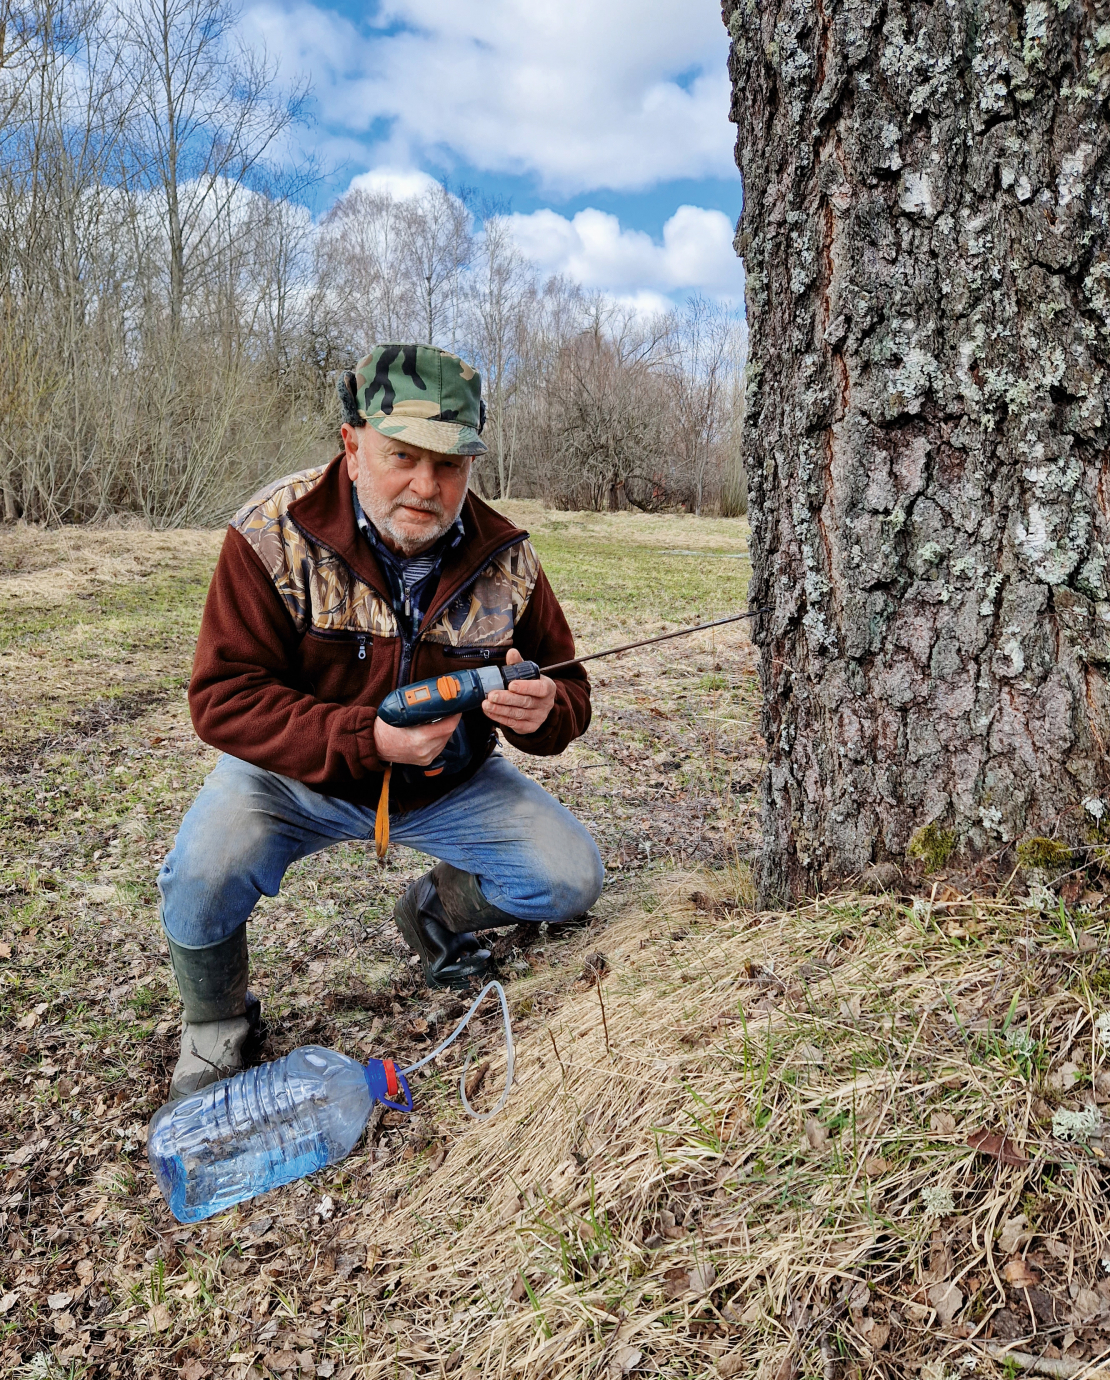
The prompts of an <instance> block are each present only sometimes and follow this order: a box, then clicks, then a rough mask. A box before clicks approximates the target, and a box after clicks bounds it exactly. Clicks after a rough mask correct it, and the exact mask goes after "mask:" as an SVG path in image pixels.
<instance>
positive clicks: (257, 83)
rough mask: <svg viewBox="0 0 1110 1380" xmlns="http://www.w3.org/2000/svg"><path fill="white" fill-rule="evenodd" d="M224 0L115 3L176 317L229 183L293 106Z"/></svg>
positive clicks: (299, 94)
mask: <svg viewBox="0 0 1110 1380" xmlns="http://www.w3.org/2000/svg"><path fill="white" fill-rule="evenodd" d="M237 18H238V11H237V9H236V8H235V7H234V6H233V5H232V4H230V3H228V2H227V0H135V2H134V3H132V4H128V5H126V6H125V7H124V8H123V9H122V10H121V16H120V22H121V24H122V26H123V30H124V32H125V33H126V36H127V40H128V46H129V56H130V59H131V62H132V71H131V80H132V82H133V83H134V88H135V92H136V96H137V100H138V104H139V108H140V110H141V112H142V116H143V125H142V131H141V139H140V143H141V148H142V150H143V165H142V170H143V171H144V172H145V174H146V178H147V179H148V181H149V185H151V186H152V187H156V188H157V189H158V191H159V193H160V195H161V197H162V199H163V201H164V205H165V213H166V226H165V233H166V239H167V250H168V269H169V303H170V320H171V323H172V324H173V326H174V327H175V328H177V327H179V326H180V323H181V319H182V313H183V311H184V308H185V300H186V293H187V290H188V287H189V280H190V278H191V277H192V276H193V275H195V274H199V273H200V272H201V271H203V270H204V268H205V267H207V266H208V265H209V264H210V263H211V262H212V260H213V259H214V258H215V257H216V256H217V255H218V254H219V252H220V249H221V247H223V246H225V245H226V243H227V240H226V236H221V234H220V231H221V228H226V227H225V226H224V223H225V222H226V221H227V218H228V217H229V215H230V214H231V212H232V208H233V205H234V199H235V196H236V193H237V192H238V190H239V189H240V188H242V187H244V186H247V185H248V184H249V181H250V178H251V176H252V174H253V173H254V172H255V171H256V170H257V169H258V168H259V167H260V165H261V163H262V160H263V159H264V157H265V155H266V153H267V150H269V149H270V148H272V147H273V145H274V144H275V142H276V141H277V140H278V139H279V138H280V136H281V135H282V133H283V132H284V131H285V130H286V129H287V128H288V127H289V125H290V124H292V123H293V122H294V121H295V120H296V119H297V118H298V117H299V113H300V107H301V104H302V102H303V97H304V92H303V90H300V91H295V92H293V93H292V94H290V95H283V94H282V93H281V90H280V87H279V85H278V80H277V70H276V67H275V65H274V63H273V62H271V61H270V60H269V59H268V58H267V57H266V55H265V53H262V52H259V51H257V50H253V49H251V48H248V47H246V46H244V45H243V44H242V43H240V42H238V41H237V40H236V39H235V36H234V25H235V22H236V20H237Z"/></svg>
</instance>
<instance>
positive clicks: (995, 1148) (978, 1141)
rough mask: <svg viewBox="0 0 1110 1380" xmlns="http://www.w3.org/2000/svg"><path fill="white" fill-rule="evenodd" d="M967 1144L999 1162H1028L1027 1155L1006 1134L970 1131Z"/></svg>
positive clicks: (1014, 1163) (1013, 1163)
mask: <svg viewBox="0 0 1110 1380" xmlns="http://www.w3.org/2000/svg"><path fill="white" fill-rule="evenodd" d="M967 1143H968V1145H970V1146H971V1148H972V1149H973V1150H978V1152H979V1154H980V1155H989V1156H990V1158H991V1159H992V1160H998V1162H999V1163H1000V1164H1012V1165H1023V1164H1028V1163H1029V1158H1028V1156H1027V1155H1026V1154H1025V1153H1024V1151H1021V1150H1019V1149H1018V1147H1017V1146H1016V1145H1015V1144H1014V1142H1013V1141H1012V1140H1010V1138H1009V1137H1008V1136H1000V1135H996V1134H995V1133H994V1132H992V1131H987V1130H985V1129H984V1130H982V1131H972V1133H971V1135H969V1136H968V1138H967Z"/></svg>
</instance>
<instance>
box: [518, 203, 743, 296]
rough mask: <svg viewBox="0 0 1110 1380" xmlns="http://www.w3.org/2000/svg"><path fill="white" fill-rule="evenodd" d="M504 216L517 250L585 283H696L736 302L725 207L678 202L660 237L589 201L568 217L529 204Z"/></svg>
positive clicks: (736, 275)
mask: <svg viewBox="0 0 1110 1380" xmlns="http://www.w3.org/2000/svg"><path fill="white" fill-rule="evenodd" d="M509 224H510V226H511V229H512V235H513V239H514V240H515V242H516V244H517V246H518V248H519V249H520V251H521V253H523V254H525V255H526V256H527V257H528V258H529V259H531V260H532V261H533V262H534V263H536V264H538V265H539V266H540V268H542V269H543V270H544V272H546V273H563V274H565V275H566V276H567V277H568V278H571V279H573V280H574V281H575V282H576V283H581V284H582V286H583V287H586V288H596V289H600V290H601V291H603V292H607V293H610V294H614V295H616V296H622V295H625V294H632V295H633V296H635V295H636V294H679V295H680V294H682V293H689V292H698V291H700V292H704V293H706V294H707V295H709V296H712V297H717V298H721V299H724V300H728V301H732V302H735V303H736V304H737V305H739V303H740V301H741V299H742V297H743V292H744V269H743V266H742V264H741V263H740V260H739V259H738V258H737V257H736V251H735V250H734V249H733V247H732V234H733V227H732V223H731V222H730V221H729V219H728V217H727V216H726V215H725V214H724V213H723V212H722V211H707V210H705V209H704V208H702V207H699V206H680V207H679V208H678V210H677V211H676V212H675V213H674V215H673V216H672V217H671V218H670V220H668V221H667V223H666V225H664V227H663V242H662V244H660V243H658V242H657V241H656V240H653V239H652V237H651V236H650V235H647V234H645V233H644V232H643V231H642V230H627V229H622V227H621V224H620V221H619V220H618V219H617V217H616V216H613V215H610V214H608V212H605V211H597V210H594V209H592V208H589V209H587V210H584V211H579V212H578V213H577V215H575V216H574V218H573V219H571V220H568V219H567V218H566V217H565V216H560V215H558V214H557V213H556V212H555V211H533V212H532V214H531V215H515V216H511V217H510V218H509Z"/></svg>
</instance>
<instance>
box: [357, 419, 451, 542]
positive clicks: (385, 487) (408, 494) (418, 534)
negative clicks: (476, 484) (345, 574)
mask: <svg viewBox="0 0 1110 1380" xmlns="http://www.w3.org/2000/svg"><path fill="white" fill-rule="evenodd" d="M343 446H344V449H345V451H346V454H347V473H348V474H349V475H350V477H351V480H352V482H353V483H354V486H355V488H356V489H357V491H358V501H359V502H360V503H361V504H362V508H363V511H364V512H365V514H366V516H367V517H368V518H369V519H370V521H371V522H372V523H373V524H374V526H375V527H376V528H377V529H378V531H379V532H380V533H381V536H382V539H383V540H384V541H385V543H386V545H387V546H389V547H391V548H392V549H393V550H394V551H398V552H400V553H401V555H403V556H416V555H418V554H419V553H420V552H421V551H424V550H426V549H427V548H428V547H429V546H431V545H432V543H433V542H434V541H436V540H437V539H438V538H439V537H441V536H442V535H443V534H444V532H446V531H447V529H448V528H449V527H450V526H451V524H452V523H453V522H454V521H455V519H456V518H457V517H458V515H459V511H460V510H461V508H462V505H463V500H464V499H465V498H466V486H467V484H468V482H469V480H470V465H471V457H470V456H469V455H439V454H437V453H436V452H435V451H432V450H422V449H421V448H420V447H419V446H411V445H408V444H407V443H406V442H404V441H401V440H397V439H393V438H391V437H389V436H382V435H381V433H380V432H377V431H375V430H374V428H373V427H372V426H362V427H354V426H350V425H348V424H346V423H344V426H343Z"/></svg>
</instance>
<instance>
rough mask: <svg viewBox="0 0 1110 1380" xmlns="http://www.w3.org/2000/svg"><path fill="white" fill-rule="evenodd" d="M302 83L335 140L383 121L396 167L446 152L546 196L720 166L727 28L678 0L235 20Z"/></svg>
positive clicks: (265, 9) (496, 3)
mask: <svg viewBox="0 0 1110 1380" xmlns="http://www.w3.org/2000/svg"><path fill="white" fill-rule="evenodd" d="M243 22H244V25H245V26H246V28H247V30H248V32H253V34H254V36H256V37H260V38H262V39H264V40H265V42H266V45H267V47H268V49H269V50H270V52H271V53H273V54H274V55H276V56H278V57H279V58H280V59H281V61H282V65H283V67H284V68H285V70H286V71H289V72H296V71H302V72H307V73H308V74H309V75H310V76H311V77H312V79H313V84H314V88H315V93H316V99H317V103H318V106H319V112H320V117H321V123H322V125H323V126H324V127H325V129H326V130H327V131H328V136H329V137H331V138H334V139H335V140H337V141H338V142H339V143H340V144H346V143H347V141H349V140H350V139H351V138H352V137H355V138H358V137H363V138H368V137H373V136H376V135H377V134H378V133H379V132H380V125H381V122H382V121H386V122H388V123H389V130H390V133H389V135H388V159H389V161H390V162H392V163H393V164H395V165H396V166H398V167H405V166H412V165H416V164H419V163H421V162H429V161H430V162H432V163H436V162H438V163H440V164H443V165H449V164H450V163H451V162H452V161H454V160H456V159H458V160H462V161H463V162H465V163H468V164H470V165H471V166H472V167H475V168H479V169H481V170H483V171H486V172H490V173H514V174H526V175H533V176H536V177H537V178H538V179H539V181H540V183H541V184H542V185H543V186H544V187H545V188H547V189H548V190H550V191H552V192H557V193H561V194H564V195H571V194H574V193H578V192H583V191H588V190H592V189H594V188H599V187H609V188H614V189H618V190H630V189H634V188H643V187H649V186H652V185H655V184H657V183H659V182H662V181H667V180H671V179H675V178H682V177H692V178H700V177H712V176H725V177H728V176H734V175H735V166H734V164H733V161H732V144H733V132H732V128H731V126H730V125H729V123H728V109H729V83H728V75H727V71H726V59H727V54H728V40H727V36H726V34H725V30H724V27H723V25H722V24H721V21H720V12H719V10H718V8H717V6H716V4H714V3H705V4H697V5H691V4H690V3H689V0H559V3H544V4H537V3H536V0H450V3H448V2H447V0H382V3H381V6H380V8H379V10H378V12H377V13H376V15H375V23H377V24H381V25H389V24H393V25H399V26H401V27H400V28H399V31H397V32H394V33H386V34H382V33H377V34H373V33H372V34H367V33H365V32H363V31H362V30H360V29H359V28H357V27H356V26H355V25H353V24H351V23H350V22H349V21H348V20H346V19H344V18H342V17H341V16H339V15H337V14H336V13H335V12H334V11H331V10H327V9H324V8H320V7H317V6H315V5H312V4H309V3H306V0H259V3H257V4H255V5H254V6H253V7H252V8H251V9H249V10H248V11H247V12H246V14H245V16H244V21H243Z"/></svg>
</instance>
